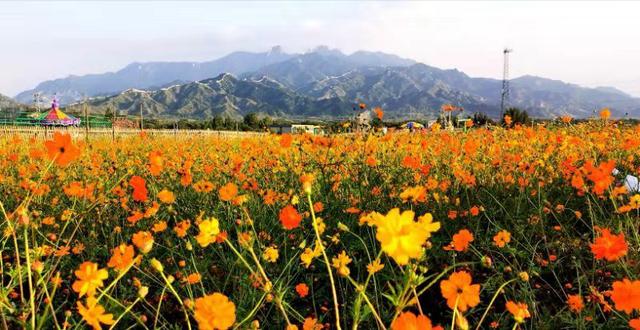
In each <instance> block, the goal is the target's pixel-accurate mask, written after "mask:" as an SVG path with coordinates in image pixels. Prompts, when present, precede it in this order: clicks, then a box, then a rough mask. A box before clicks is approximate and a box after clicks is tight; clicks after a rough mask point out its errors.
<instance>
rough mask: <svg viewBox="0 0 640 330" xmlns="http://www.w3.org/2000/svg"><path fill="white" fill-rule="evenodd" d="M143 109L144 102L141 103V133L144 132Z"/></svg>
mask: <svg viewBox="0 0 640 330" xmlns="http://www.w3.org/2000/svg"><path fill="white" fill-rule="evenodd" d="M142 107H143V104H142V102H140V130H141V131H142V130H144V117H143V115H142Z"/></svg>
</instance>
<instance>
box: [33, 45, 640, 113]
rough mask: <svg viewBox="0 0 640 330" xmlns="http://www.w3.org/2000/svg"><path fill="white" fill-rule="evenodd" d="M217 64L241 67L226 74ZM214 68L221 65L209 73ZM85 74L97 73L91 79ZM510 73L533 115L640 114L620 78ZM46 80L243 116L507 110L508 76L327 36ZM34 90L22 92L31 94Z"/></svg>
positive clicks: (118, 101)
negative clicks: (593, 81)
mask: <svg viewBox="0 0 640 330" xmlns="http://www.w3.org/2000/svg"><path fill="white" fill-rule="evenodd" d="M217 71H221V72H226V73H231V74H233V75H235V76H230V75H224V74H223V75H221V76H219V74H220V73H221V72H217ZM212 72H216V73H215V74H211V75H208V74H209V73H212ZM211 77H216V78H213V79H211ZM220 77H222V80H225V79H231V78H228V77H232V78H233V80H234V82H233V83H232V84H231V86H233V88H232V89H229V88H226V87H224V86H217V85H215V84H212V81H216V79H218V78H220ZM236 77H238V78H236ZM74 79H77V80H74ZM85 80H86V81H88V82H89V83H87V84H86V85H83V84H85V83H84V82H83V81H85ZM193 81H196V82H193ZM510 83H511V93H510V99H509V104H510V105H512V106H517V107H520V108H523V109H526V110H527V111H529V113H530V114H531V115H532V116H534V117H545V118H549V117H556V116H558V115H564V114H570V115H572V116H574V117H588V116H590V115H593V113H594V111H596V110H598V109H599V108H601V107H605V106H608V107H610V108H611V110H612V112H613V114H614V116H616V117H622V116H624V115H625V114H626V113H629V115H630V116H632V117H640V99H638V98H633V97H631V96H629V95H627V94H625V93H624V92H621V91H619V90H617V89H615V88H611V87H598V88H584V87H581V86H578V85H575V84H569V83H565V82H562V81H558V80H552V79H546V78H540V77H535V76H523V77H519V78H515V79H512V80H511V82H510ZM47 84H51V86H50V88H51V89H52V90H58V91H59V89H56V88H60V89H62V90H63V91H64V92H63V93H62V94H63V97H68V98H70V99H74V101H77V100H79V99H80V98H77V97H75V96H78V95H79V94H81V93H80V92H79V91H78V90H74V88H75V87H74V86H75V85H77V84H80V85H83V86H84V87H83V88H86V89H91V88H95V89H101V88H102V87H103V86H104V85H110V84H111V85H110V86H116V85H117V86H120V87H121V88H122V89H121V90H125V91H124V92H120V91H118V92H115V93H107V92H101V93H97V92H95V93H94V95H93V96H94V99H92V100H90V101H89V103H90V104H91V105H92V106H96V107H97V110H98V111H104V110H105V109H106V107H111V108H113V109H120V110H121V112H123V113H124V112H126V113H130V114H137V113H138V112H139V111H140V110H139V107H140V105H143V106H144V109H145V110H144V111H145V112H148V114H149V115H158V116H166V117H190V118H208V117H211V116H214V115H219V114H222V115H229V116H234V117H237V116H240V115H243V114H246V113H248V112H252V111H256V112H263V113H268V114H271V115H274V116H289V117H304V116H330V115H346V114H349V113H350V110H351V108H352V107H353V104H355V103H358V102H364V103H367V104H369V105H371V106H381V107H382V108H383V109H385V112H386V113H387V117H388V118H424V117H430V118H433V117H435V116H437V114H438V113H439V108H440V106H441V105H442V104H444V103H453V104H456V105H458V106H462V107H463V108H465V109H466V110H467V113H472V112H485V113H487V114H489V115H491V116H493V117H497V116H499V105H500V92H501V85H502V82H501V81H500V80H497V79H490V78H473V77H469V76H468V75H466V74H465V73H464V72H461V71H459V70H456V69H450V70H443V69H439V68H436V67H432V66H429V65H425V64H421V63H416V62H415V61H412V60H408V59H403V58H401V57H398V56H395V55H390V54H385V53H380V52H366V51H359V52H355V53H353V54H350V55H346V54H343V53H342V52H341V51H339V50H337V49H330V48H328V47H326V46H321V47H317V48H315V49H314V50H312V51H309V52H306V53H303V54H286V53H284V52H282V50H281V49H280V48H279V47H274V48H273V49H272V50H270V51H269V52H264V53H247V52H235V53H232V54H229V55H227V56H225V57H222V58H220V59H218V60H215V61H210V62H204V63H190V62H184V63H146V64H137V63H134V64H131V65H128V66H127V67H125V68H124V69H122V70H120V71H118V72H117V73H107V74H104V75H87V76H82V77H72V78H67V79H61V80H55V81H50V82H45V83H42V84H41V85H47ZM125 86H126V87H125ZM203 86H206V87H203ZM65 88H66V89H65ZM131 88H134V89H144V90H147V91H146V92H142V91H136V90H131ZM32 92H33V91H27V92H24V93H22V94H24V98H25V99H30V98H31V93H32ZM108 94H115V95H113V96H108ZM59 95H60V94H59ZM95 96H100V97H95ZM105 96H106V97H105ZM67 100H68V99H67ZM321 105H322V106H324V107H331V108H330V109H324V108H321V107H320V106H321ZM278 107H280V108H278Z"/></svg>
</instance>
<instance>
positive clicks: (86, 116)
mask: <svg viewBox="0 0 640 330" xmlns="http://www.w3.org/2000/svg"><path fill="white" fill-rule="evenodd" d="M83 103H84V107H83V108H84V139H85V141H89V111H88V110H89V109H88V108H87V97H86V96H85V97H84V102H83Z"/></svg>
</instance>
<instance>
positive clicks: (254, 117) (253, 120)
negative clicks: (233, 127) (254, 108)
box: [243, 112, 260, 129]
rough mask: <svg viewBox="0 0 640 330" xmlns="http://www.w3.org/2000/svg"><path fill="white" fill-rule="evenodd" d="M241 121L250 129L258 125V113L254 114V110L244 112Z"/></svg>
mask: <svg viewBox="0 0 640 330" xmlns="http://www.w3.org/2000/svg"><path fill="white" fill-rule="evenodd" d="M243 123H244V124H245V125H246V126H247V127H249V128H251V129H254V128H258V126H259V125H260V119H259V118H258V114H256V113H255V112H250V113H248V114H246V115H245V116H244V119H243Z"/></svg>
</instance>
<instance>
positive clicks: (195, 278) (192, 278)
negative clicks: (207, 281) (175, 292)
mask: <svg viewBox="0 0 640 330" xmlns="http://www.w3.org/2000/svg"><path fill="white" fill-rule="evenodd" d="M201 279H202V276H200V274H199V273H193V274H189V276H187V279H186V282H187V283H189V284H196V283H200V280H201Z"/></svg>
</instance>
